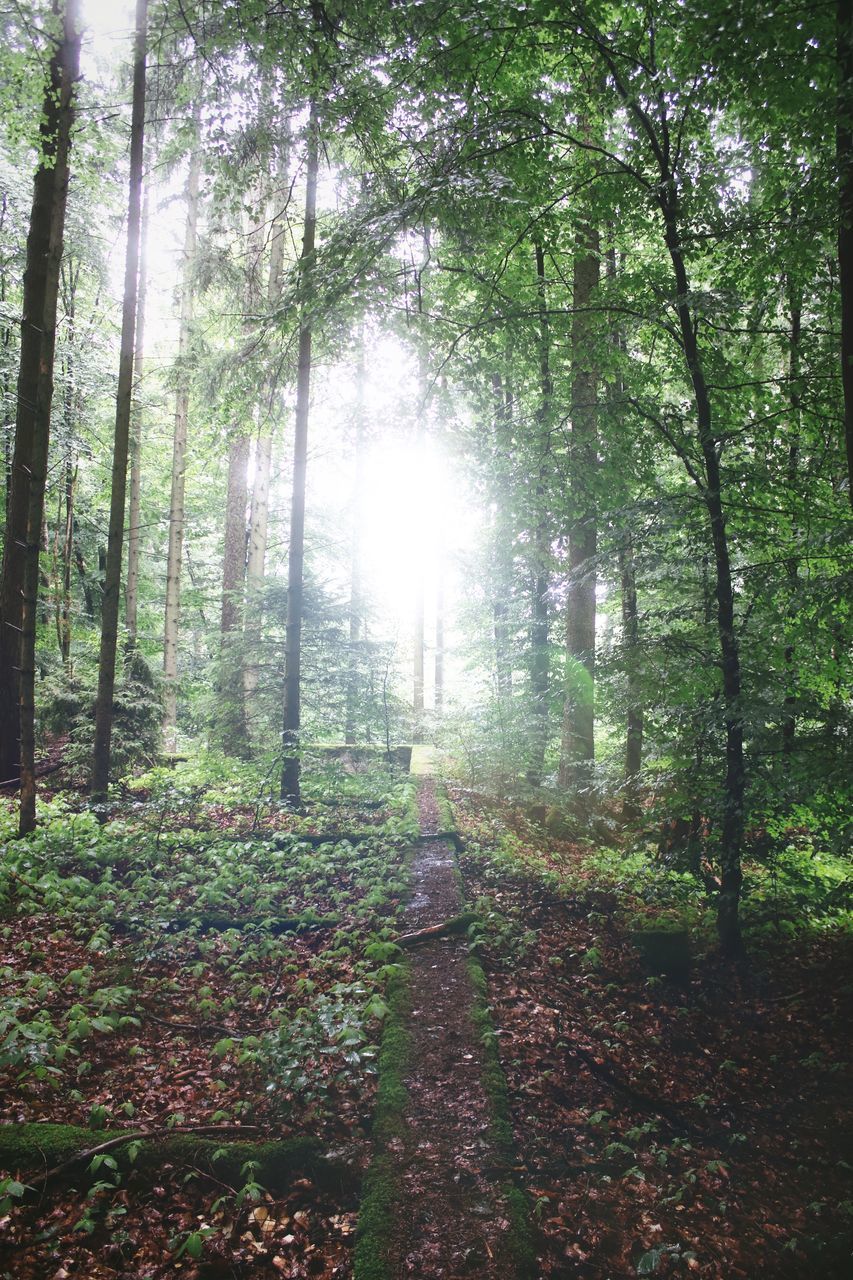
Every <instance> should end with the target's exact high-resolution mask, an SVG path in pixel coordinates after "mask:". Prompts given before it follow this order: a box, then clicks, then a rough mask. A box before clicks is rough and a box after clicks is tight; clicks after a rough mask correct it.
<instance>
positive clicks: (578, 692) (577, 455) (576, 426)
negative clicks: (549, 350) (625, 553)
mask: <svg viewBox="0 0 853 1280" xmlns="http://www.w3.org/2000/svg"><path fill="white" fill-rule="evenodd" d="M599 276H600V266H599V237H598V230H597V228H595V227H593V226H591V225H587V226H586V227H585V228H584V229H583V231H582V232H581V233H580V234H579V236H578V243H577V248H576V252H575V261H574V279H573V289H572V306H573V309H574V315H573V318H572V438H571V447H570V454H569V465H570V473H569V475H570V479H569V484H570V489H571V496H572V525H571V529H570V531H569V582H568V592H567V596H566V650H567V667H568V670H567V677H568V678H567V688H566V700H565V704H564V708H563V741H562V750H561V754H560V785H561V786H563V787H571V788H573V789H574V790H575V791H576V792H577V791H584V790H585V789H586V788H588V786H589V783H590V781H591V774H592V766H593V763H594V761H595V741H594V727H595V724H594V712H595V703H594V689H595V569H596V559H595V557H596V546H597V527H596V512H595V502H596V497H595V469H596V466H597V449H598V410H597V397H598V370H597V367H596V356H595V350H594V345H595V325H594V322H593V319H592V313H591V306H592V301H593V295H594V294H595V291H596V290H597V288H598V283H599Z"/></svg>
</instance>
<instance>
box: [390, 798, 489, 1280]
mask: <svg viewBox="0 0 853 1280" xmlns="http://www.w3.org/2000/svg"><path fill="white" fill-rule="evenodd" d="M418 799H419V806H420V817H421V831H422V833H423V834H425V835H429V833H430V832H434V831H437V830H438V829H439V824H438V809H437V806H436V800H435V785H434V783H433V781H432V779H431V778H423V779H422V781H421V783H420V790H419V796H418ZM412 883H413V894H412V900H411V902H410V904H409V907H408V915H407V920H406V927H407V929H412V930H414V929H421V928H425V927H426V926H428V925H431V924H438V923H440V922H441V921H442V920H445V919H447V918H449V917H451V916H454V915H456V914H458V913H459V911H460V909H461V905H462V903H461V897H460V892H459V887H458V884H457V880H456V874H455V856H454V852H453V849H452V846H451V845H450V844H449V843H448V842H447V841H446V840H429V841H424V842H423V843H422V844H421V845H420V847H419V850H418V853H417V856H416V859H415V862H414V865H413V868H412ZM466 962H467V947H466V944H465V942H464V941H462V940H458V939H452V938H441V939H436V940H434V941H432V942H429V943H425V944H422V945H421V946H419V947H417V948H416V949H414V951H413V953H412V957H411V984H410V993H411V1006H412V1014H411V1027H410V1034H411V1059H410V1062H411V1066H410V1069H409V1071H408V1073H407V1075H406V1078H405V1085H406V1089H407V1091H408V1095H409V1103H408V1106H407V1108H406V1124H407V1129H406V1135H405V1137H404V1138H402V1139H398V1140H393V1141H392V1142H391V1143H390V1150H389V1154H390V1156H391V1159H392V1162H393V1165H394V1172H395V1176H396V1185H397V1188H398V1192H397V1201H396V1210H395V1224H394V1228H393V1231H392V1234H391V1242H390V1262H391V1267H390V1270H391V1274H392V1275H393V1276H395V1277H404V1276H417V1277H419V1280H433V1278H435V1280H437V1278H438V1277H441V1280H454V1278H456V1277H459V1278H461V1277H470V1276H472V1275H473V1276H477V1277H482V1278H483V1280H509V1277H511V1276H512V1268H511V1264H510V1263H509V1260H508V1257H509V1255H508V1233H509V1226H510V1224H509V1220H508V1218H509V1215H508V1212H507V1205H506V1202H505V1200H504V1197H503V1195H502V1194H501V1192H500V1190H499V1186H498V1182H497V1180H496V1177H497V1175H496V1173H495V1166H496V1165H497V1159H496V1153H495V1150H494V1147H493V1143H492V1141H491V1139H490V1136H489V1124H490V1108H489V1101H488V1099H487V1097H486V1095H485V1092H484V1089H483V1086H482V1083H481V1075H482V1071H483V1053H482V1047H481V1045H480V1043H479V1039H478V1037H477V1034H476V1032H475V1029H474V1026H473V1024H472V1020H471V1009H472V1002H473V999H474V991H473V988H472V985H471V980H470V977H469V974H468V969H467V963H466ZM490 1168H491V1176H490Z"/></svg>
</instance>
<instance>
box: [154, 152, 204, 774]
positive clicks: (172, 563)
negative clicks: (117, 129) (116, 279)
mask: <svg viewBox="0 0 853 1280" xmlns="http://www.w3.org/2000/svg"><path fill="white" fill-rule="evenodd" d="M200 177H201V151H200V149H199V147H198V144H196V147H195V149H194V151H193V154H192V157H191V159H190V171H189V176H188V179H187V221H186V227H185V231H184V254H183V257H184V261H183V270H182V272H181V322H180V333H179V337H178V385H177V389H176V391H175V432H174V439H173V448H172V493H171V498H170V501H169V551H168V558H167V562H166V608H165V616H164V633H163V675H164V677H165V689H164V698H163V704H164V709H163V737H164V740H165V746H166V750H167V751H174V750H175V749H176V745H177V744H176V740H175V739H176V734H177V725H178V634H179V628H180V615H181V568H182V564H183V556H184V519H185V502H184V490H185V486H186V472H187V436H188V431H189V410H190V383H191V381H192V379H191V374H190V367H189V353H190V342H191V340H192V325H193V313H194V297H193V292H194V287H193V266H194V259H195V251H196V241H197V239H198V204H199V181H200Z"/></svg>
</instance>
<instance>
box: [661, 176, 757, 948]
mask: <svg viewBox="0 0 853 1280" xmlns="http://www.w3.org/2000/svg"><path fill="white" fill-rule="evenodd" d="M662 185H663V190H664V191H665V192H666V193H667V194H665V195H664V196H663V197H662V198H661V209H662V212H663V216H664V225H665V234H666V245H667V249H668V250H669V256H670V261H671V262H672V268H673V274H674V277H675V307H676V312H677V314H678V321H679V328H680V331H681V341H682V346H683V350H684V358H685V362H686V365H687V371H688V374H689V377H690V381H691V384H692V386H693V394H694V402H695V407H696V425H697V434H698V437H699V444H700V447H701V450H702V458H703V462H704V468H705V483H704V486H703V489H702V497H703V499H704V502H705V507H706V509H707V512H708V519H709V523H710V528H711V543H712V546H713V549H714V567H715V577H716V600H717V636H718V640H719V645H720V662H721V667H722V674H723V697H724V701H725V717H726V773H725V779H724V783H723V822H722V833H721V841H720V846H721V847H720V871H721V875H720V894H719V898H718V902H717V931H718V933H719V936H720V943H721V946H722V948H723V950H724V951H726V952H727V953H729V954H730V955H737V954H739V953H740V952H742V950H743V940H742V936H741V930H740V919H739V906H740V891H741V885H742V883H743V873H742V871H741V846H742V843H743V825H744V800H745V795H746V766H745V762H744V754H743V715H742V712H741V706H740V697H741V661H740V645H739V642H738V635H737V631H736V629H735V607H734V587H733V584H732V569H731V555H730V551H729V538H728V532H727V529H726V513H725V509H724V507H723V495H722V478H721V475H720V459H719V453H718V442H717V439H716V437H715V435H714V430H713V415H712V410H711V399H710V395H709V393H708V386H707V383H706V381H705V374H704V369H703V366H702V357H701V352H700V350H699V343H698V340H697V336H696V327H695V324H694V322H693V317H692V316H691V314H690V301H689V300H690V285H689V280H688V276H687V269H686V266H685V263H684V256H683V253H682V250H681V240H680V235H679V227H678V211H677V207H676V205H675V196H674V194H672V193H673V192H674V190H675V184H674V182H673V181H672V177H671V175H668V180H667V182H666V183H665V184H662Z"/></svg>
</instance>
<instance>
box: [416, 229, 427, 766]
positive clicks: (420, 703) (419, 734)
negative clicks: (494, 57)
mask: <svg viewBox="0 0 853 1280" xmlns="http://www.w3.org/2000/svg"><path fill="white" fill-rule="evenodd" d="M429 261H430V235H429V230H425V231H424V256H423V261H422V263H421V265H420V267H419V268H418V271H417V273H416V281H417V290H418V322H417V323H418V329H417V343H418V420H417V427H416V432H415V451H414V461H415V468H416V469H418V470H419V469H420V467H421V463H422V460H423V457H424V445H425V441H426V424H427V402H428V400H429V353H428V351H427V334H426V330H425V315H424V276H425V274H426V271H427V268H428V266H429ZM413 489H414V493H413V505H414V511H415V517H414V522H413V523H414V526H415V531H416V539H417V541H416V545H415V554H414V560H415V564H414V569H413V571H412V578H413V581H414V585H415V609H414V620H413V628H412V649H413V657H412V742H423V739H424V730H425V723H424V685H425V673H424V640H425V634H424V612H425V611H424V594H425V590H426V581H425V580H426V573H425V568H424V557H425V547H424V544H423V533H424V514H425V513H424V510H423V498H424V495H423V490H422V487H421V477H420V475H416V476H415V477H414V485H413Z"/></svg>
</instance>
